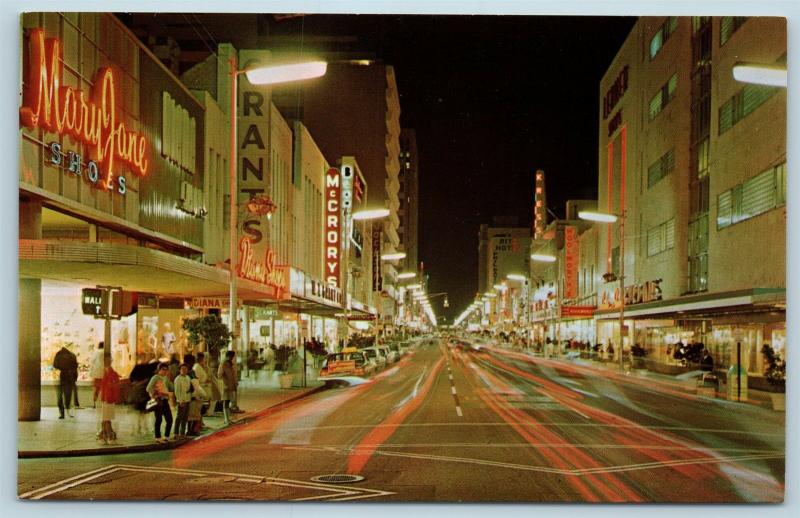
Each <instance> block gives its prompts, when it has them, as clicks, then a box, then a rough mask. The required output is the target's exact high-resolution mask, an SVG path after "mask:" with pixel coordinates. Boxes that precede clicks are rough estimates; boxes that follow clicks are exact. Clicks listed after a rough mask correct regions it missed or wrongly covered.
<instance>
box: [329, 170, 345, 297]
mask: <svg viewBox="0 0 800 518" xmlns="http://www.w3.org/2000/svg"><path fill="white" fill-rule="evenodd" d="M340 179H341V177H340V175H339V170H338V169H336V168H335V167H331V168H330V169H328V172H327V173H325V281H326V282H327V283H328V285H329V286H332V287H334V288H338V287H339V255H340V251H341V246H340V245H341V241H340V239H339V235H340V229H341V224H342V216H341V205H340V193H341V181H340Z"/></svg>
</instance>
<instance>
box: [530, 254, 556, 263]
mask: <svg viewBox="0 0 800 518" xmlns="http://www.w3.org/2000/svg"><path fill="white" fill-rule="evenodd" d="M531 259H533V260H534V261H539V262H540V263H554V262H556V256H554V255H548V254H531Z"/></svg>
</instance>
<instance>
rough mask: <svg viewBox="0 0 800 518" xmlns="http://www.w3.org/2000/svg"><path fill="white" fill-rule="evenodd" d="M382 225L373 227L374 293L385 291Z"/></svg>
mask: <svg viewBox="0 0 800 518" xmlns="http://www.w3.org/2000/svg"><path fill="white" fill-rule="evenodd" d="M381 230H382V229H381V225H380V224H373V225H372V291H383V274H382V272H381V238H382V237H383V232H382V231H381Z"/></svg>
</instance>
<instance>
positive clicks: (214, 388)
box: [53, 342, 243, 444]
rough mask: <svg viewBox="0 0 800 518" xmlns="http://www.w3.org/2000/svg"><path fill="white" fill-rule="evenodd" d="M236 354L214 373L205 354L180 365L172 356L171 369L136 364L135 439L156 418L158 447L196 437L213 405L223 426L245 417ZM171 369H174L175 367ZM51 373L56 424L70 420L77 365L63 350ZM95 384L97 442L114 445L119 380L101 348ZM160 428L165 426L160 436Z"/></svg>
mask: <svg viewBox="0 0 800 518" xmlns="http://www.w3.org/2000/svg"><path fill="white" fill-rule="evenodd" d="M235 356H236V353H235V352H234V351H227V352H226V355H225V361H224V362H222V363H221V364H220V365H219V368H218V369H217V370H214V369H212V368H211V367H210V366H209V365H208V363H207V357H206V355H205V353H202V352H200V353H198V354H197V356H196V357H195V355H193V354H186V355H184V357H183V362H182V363H179V362H178V360H177V355H173V357H172V361H171V362H170V363H166V362H164V363H157V362H156V361H155V360H151V361H150V362H144V358H143V357H141V356H140V358H139V362H137V364H136V366H134V368H133V370H131V373H130V375H129V379H130V390H129V394H128V402H129V403H131V404H132V405H133V408H134V409H136V410H137V411H138V416H137V425H136V429H135V433H144V431H145V429H146V427H147V425H146V422H147V414H148V413H149V412H151V411H152V412H153V413H154V415H155V422H154V432H155V440H156V442H159V443H162V442H166V441H168V440H169V437H170V432H172V431H173V430H172V429H173V411H172V407H174V409H175V420H174V425H175V427H174V432H175V433H174V435H173V438H183V437H187V436H196V435H199V434H200V432H201V431H202V429H203V428H205V427H204V425H203V415H209V414H212V413H214V411H215V408H216V405H217V403H219V406H220V407H221V408H220V410H221V412H222V414H223V416H224V420H225V424H226V425H227V424H230V423H231V422H233V420H232V418H231V414H233V413H240V412H243V410H241V409H240V408H239V406H238V385H239V371H238V368H237V365H236V362H235ZM173 366H174V367H173ZM53 367H54V368H55V369H57V370H58V371H59V383H58V385H57V386H56V389H57V401H58V409H59V419H64V418H65V416H67V415H68V416H69V417H74V413H73V411H72V408H71V405H70V403H71V401H72V399H73V396H74V397H75V400H76V406H77V388H76V381H77V379H78V360H77V357H76V356H75V354H74V353H73V352H71V351H70V350H69V349H68V348H67V347H66V346H65V347H62V348H61V349H60V350H59V351H58V352H57V353H56V355H55V357H54V359H53ZM89 375H90V376H91V378H92V382H93V396H92V400H93V407H94V408H95V409H96V415H97V425H98V429H97V434H96V437H97V440H98V441H100V442H102V443H103V444H116V440H117V433H116V431H115V430H114V428H113V420H114V418H115V407H116V404H117V403H118V402H119V399H120V376H119V374H118V373H117V372H116V371H115V370H114V368H113V367H112V365H111V357H110V356H108V355H106V354H105V348H104V344H103V342H100V343H99V344H98V347H97V349H95V351H94V353H93V356H92V358H91V361H90V365H89ZM162 423H163V424H164V428H163V436H162Z"/></svg>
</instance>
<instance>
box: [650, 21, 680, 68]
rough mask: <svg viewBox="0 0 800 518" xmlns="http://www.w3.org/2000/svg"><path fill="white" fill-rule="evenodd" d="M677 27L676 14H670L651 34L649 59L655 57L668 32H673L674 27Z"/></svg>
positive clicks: (668, 34) (665, 40)
mask: <svg viewBox="0 0 800 518" xmlns="http://www.w3.org/2000/svg"><path fill="white" fill-rule="evenodd" d="M677 28H678V18H677V17H676V16H670V17H668V18H667V20H666V21H665V22H664V23H663V24H662V25H661V27H659V28H658V31H656V33H655V34H654V35H653V38H652V39H651V40H650V59H653V58H655V57H656V55H657V54H658V52H659V51H660V50H661V47H663V46H664V44H665V43H666V42H667V39H668V38H669V36H670V34H672V33H673V32H675V29H677Z"/></svg>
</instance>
